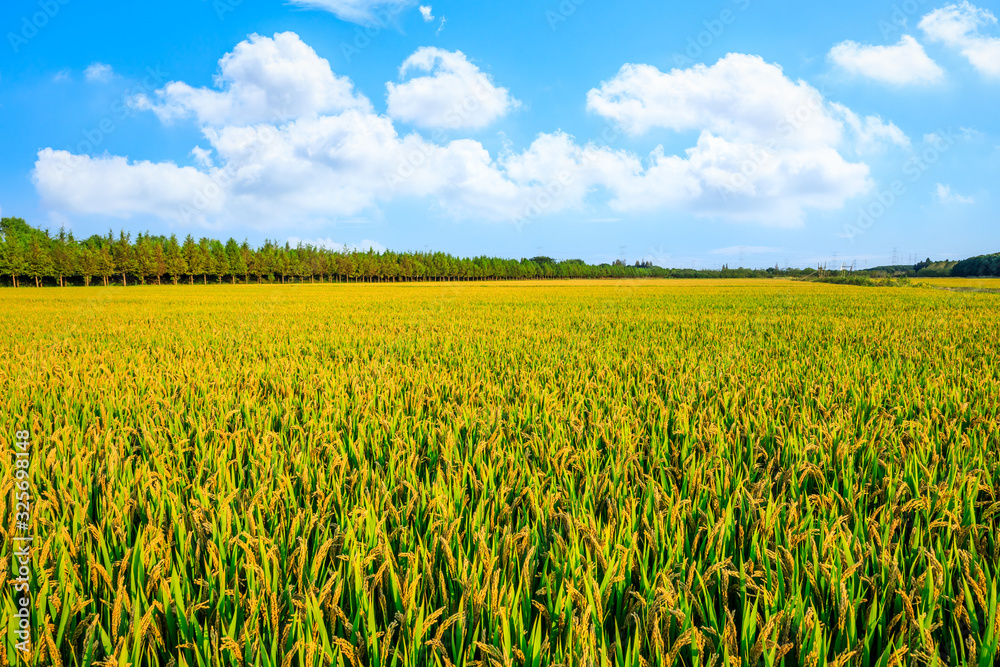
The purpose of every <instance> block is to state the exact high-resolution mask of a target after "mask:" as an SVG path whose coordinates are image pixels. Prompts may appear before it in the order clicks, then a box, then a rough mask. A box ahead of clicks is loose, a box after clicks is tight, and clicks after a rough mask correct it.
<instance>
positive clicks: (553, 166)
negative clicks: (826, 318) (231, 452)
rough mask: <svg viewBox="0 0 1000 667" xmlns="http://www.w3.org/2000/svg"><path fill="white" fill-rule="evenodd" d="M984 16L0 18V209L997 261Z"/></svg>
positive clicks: (211, 230) (373, 8)
mask: <svg viewBox="0 0 1000 667" xmlns="http://www.w3.org/2000/svg"><path fill="white" fill-rule="evenodd" d="M996 13H1000V7H998V6H997V5H996V3H986V2H979V3H975V4H970V3H968V2H961V3H948V2H932V1H931V0H926V1H924V2H920V0H908V1H907V2H898V1H897V2H855V1H850V2H839V3H810V4H809V6H803V5H802V3H792V2H777V1H773V2H765V1H764V0H735V1H734V0H720V1H716V2H704V3H673V2H651V1H635V2H625V3H611V2H602V1H600V0H566V1H565V2H561V3H560V2H557V1H556V0H550V1H545V0H540V1H533V0H532V1H526V2H521V3H510V2H499V1H485V2H475V3H469V2H464V3H460V2H448V1H435V0H427V3H426V4H422V3H407V2H390V3H373V2H371V1H370V0H301V1H297V2H281V1H280V0H242V2H240V1H238V0H177V1H176V2H172V3H111V2H100V1H96V0H95V1H93V2H83V1H82V0H41V1H39V0H34V1H22V0H9V1H8V2H5V3H4V4H3V6H2V7H0V29H2V33H3V37H4V39H3V42H2V43H0V126H2V128H3V131H2V134H0V151H2V155H3V160H2V161H0V210H2V214H3V215H5V216H8V215H16V216H20V217H24V218H25V219H27V220H29V222H32V223H34V224H38V225H41V226H48V227H50V228H52V229H58V227H59V226H60V225H65V226H66V227H68V228H70V229H72V230H73V231H74V233H75V234H76V235H77V236H88V235H90V234H92V233H104V232H106V230H107V229H108V228H109V227H112V228H114V229H116V230H117V229H119V228H124V229H126V230H129V231H133V232H136V231H144V230H150V231H153V232H156V233H176V234H178V235H179V236H183V235H186V234H188V233H191V234H193V235H195V236H196V237H198V236H213V237H223V238H225V237H229V236H233V237H236V238H237V239H243V238H247V239H249V240H250V241H251V242H253V243H258V242H260V241H262V240H263V239H265V238H272V239H279V240H286V239H306V240H309V241H313V242H322V243H335V244H337V245H340V244H344V243H346V244H350V245H359V246H364V245H368V244H372V245H375V247H388V248H393V249H398V250H420V249H434V250H444V251H448V252H452V253H456V254H461V255H479V254H491V255H501V256H510V257H524V256H532V255H535V254H548V255H552V256H555V257H557V258H564V259H565V258H582V259H585V260H588V261H592V262H600V261H609V260H611V259H614V258H617V257H619V256H622V255H624V256H625V257H626V259H627V260H628V261H629V262H631V261H634V260H637V259H640V258H646V259H652V260H654V261H656V262H657V263H658V264H661V265H667V266H697V267H712V266H718V265H721V264H723V263H728V264H730V265H736V264H740V263H743V264H745V265H752V266H773V265H774V264H780V265H782V266H784V265H785V264H790V265H793V266H805V265H815V264H816V263H817V262H827V263H835V264H839V263H841V262H847V263H848V264H850V263H852V262H854V261H857V264H858V266H859V267H860V266H864V265H865V264H867V265H869V266H871V265H875V264H881V263H887V262H889V261H890V260H891V259H892V257H893V253H894V251H895V253H896V255H897V257H898V258H899V259H900V260H901V261H906V260H908V259H910V258H912V257H913V256H916V257H919V258H921V259H922V258H924V257H927V256H930V257H932V258H935V259H945V258H952V259H954V258H960V257H965V256H969V255H974V254H981V253H985V252H996V251H997V250H998V249H1000V226H998V224H997V216H996V213H997V210H996V206H997V203H996V201H995V197H996V195H997V192H996V190H997V183H998V179H997V174H998V173H1000V136H998V135H1000V120H998V116H997V114H996V109H997V108H998V102H1000V28H998V26H997V23H996V18H995V14H996Z"/></svg>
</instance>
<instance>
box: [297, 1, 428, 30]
mask: <svg viewBox="0 0 1000 667" xmlns="http://www.w3.org/2000/svg"><path fill="white" fill-rule="evenodd" d="M289 2H290V3H291V4H293V5H298V6H300V7H307V8H309V9H322V10H324V11H328V12H330V13H331V14H333V15H335V16H336V17H337V18H339V19H341V20H343V21H349V22H351V23H361V24H367V25H382V26H386V25H389V24H390V23H392V22H393V20H394V19H395V17H396V16H398V15H399V14H401V13H402V12H403V11H405V10H406V9H407V8H409V7H411V6H413V4H414V2H413V0H289Z"/></svg>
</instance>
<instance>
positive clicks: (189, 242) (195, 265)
mask: <svg viewBox="0 0 1000 667" xmlns="http://www.w3.org/2000/svg"><path fill="white" fill-rule="evenodd" d="M181 252H182V254H183V256H184V263H185V264H187V272H188V277H189V279H190V282H191V284H192V285H194V277H195V274H198V273H201V267H202V259H201V252H200V251H199V249H198V244H197V243H195V242H194V238H193V237H192V236H191V235H190V234H188V235H187V236H186V237H185V238H184V247H183V248H182V249H181Z"/></svg>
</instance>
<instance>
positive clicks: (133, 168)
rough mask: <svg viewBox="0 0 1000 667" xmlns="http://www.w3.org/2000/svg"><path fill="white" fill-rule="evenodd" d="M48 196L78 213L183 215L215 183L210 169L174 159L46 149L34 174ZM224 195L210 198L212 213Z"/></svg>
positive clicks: (49, 201)
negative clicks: (132, 158) (139, 158)
mask: <svg viewBox="0 0 1000 667" xmlns="http://www.w3.org/2000/svg"><path fill="white" fill-rule="evenodd" d="M32 176H33V179H34V182H35V187H36V188H37V190H38V193H39V194H40V195H41V197H42V200H43V201H44V202H45V203H47V204H48V205H50V206H52V207H53V208H55V209H58V210H62V211H70V212H73V213H81V214H91V215H107V216H114V217H119V218H130V217H132V216H134V215H150V216H156V217H164V218H166V219H169V220H174V221H176V220H180V219H181V215H180V211H181V208H182V207H183V206H185V205H190V203H191V198H192V196H193V194H194V193H196V192H200V191H205V190H209V191H211V188H212V185H213V183H212V180H211V177H210V176H209V175H208V174H205V173H202V172H200V171H198V170H197V169H195V168H193V167H179V166H177V165H176V164H174V163H172V162H160V163H154V162H130V161H129V160H127V159H126V158H123V157H110V156H109V157H99V158H93V157H89V156H81V155H73V154H71V153H69V152H67V151H59V150H53V149H51V148H46V149H43V150H41V151H39V153H38V160H37V162H36V163H35V169H34V172H33V174H32ZM224 204H225V201H224V198H223V197H218V198H215V199H208V200H206V201H205V206H204V213H205V214H206V215H213V214H218V213H220V212H221V211H222V207H223V205H224Z"/></svg>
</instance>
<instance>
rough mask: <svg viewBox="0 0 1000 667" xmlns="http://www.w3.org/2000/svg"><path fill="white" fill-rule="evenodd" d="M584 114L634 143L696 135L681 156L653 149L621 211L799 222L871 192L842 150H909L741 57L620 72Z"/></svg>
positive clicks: (864, 170) (887, 128)
mask: <svg viewBox="0 0 1000 667" xmlns="http://www.w3.org/2000/svg"><path fill="white" fill-rule="evenodd" d="M588 108H589V109H590V110H591V111H593V112H595V113H598V114H600V115H601V116H604V117H605V118H608V119H610V120H613V121H615V122H616V123H617V124H618V125H620V126H621V127H622V129H623V130H624V131H625V132H627V133H629V134H632V135H641V134H644V133H645V132H648V131H649V130H651V129H653V128H666V129H670V130H675V131H678V132H681V131H692V130H696V131H700V133H701V134H700V137H699V139H698V143H697V145H696V146H694V147H693V148H690V149H688V151H687V152H686V156H685V157H681V156H671V155H666V154H664V152H663V151H662V149H660V150H658V151H655V152H654V153H653V155H652V158H651V160H650V164H649V166H648V167H647V169H646V170H645V172H644V173H643V174H642V175H641V176H640V177H638V178H634V179H629V180H628V181H627V182H626V184H625V187H622V188H620V189H619V190H618V197H617V199H615V200H614V201H613V202H612V204H613V205H615V206H617V207H619V208H621V209H633V208H654V207H658V206H667V205H679V204H680V203H681V202H686V203H687V206H688V208H690V209H691V210H692V211H693V212H695V213H699V214H703V215H712V216H724V217H728V218H732V219H755V220H769V221H770V222H772V223H773V224H778V225H794V224H799V223H801V221H802V220H803V217H804V215H805V211H806V210H807V209H812V208H816V209H823V210H830V209H836V208H840V207H841V206H843V204H844V202H845V201H846V200H847V199H850V198H851V197H854V196H857V195H860V194H863V193H864V192H866V191H867V190H868V189H869V188H870V187H871V181H870V179H869V169H868V166H867V165H866V164H864V163H862V162H849V161H848V160H847V159H846V158H845V157H844V156H843V155H842V154H841V151H845V152H852V151H853V152H854V153H857V154H864V153H870V152H875V151H878V150H881V149H882V148H883V147H884V146H885V144H886V143H890V144H896V145H900V146H907V145H909V139H908V138H907V137H906V135H905V134H903V132H902V131H901V130H900V129H899V128H898V127H896V126H895V125H893V124H892V123H885V122H884V121H882V119H880V118H878V117H875V116H868V117H865V118H861V117H859V116H858V115H857V114H855V113H854V112H852V111H851V110H850V109H848V108H847V107H845V106H843V105H840V104H835V103H831V102H828V101H826V100H825V99H824V98H823V96H822V94H821V93H820V92H819V91H818V90H816V89H815V88H813V87H812V86H810V85H808V84H807V83H805V82H803V81H798V82H796V81H792V80H790V79H789V78H787V77H786V76H785V75H784V73H783V72H782V70H781V68H780V67H778V66H777V65H772V64H768V63H766V62H764V60H763V59H762V58H759V57H757V56H750V55H742V54H730V55H728V56H726V57H725V58H723V59H721V60H720V61H719V62H718V63H716V64H715V65H712V66H711V67H708V66H705V65H696V66H694V67H692V68H690V69H686V70H673V71H671V72H669V73H664V72H661V71H660V70H658V69H657V68H655V67H652V66H650V65H626V66H624V67H623V68H622V69H621V71H620V72H619V73H618V75H617V76H616V77H614V78H613V79H612V80H610V81H607V82H605V83H603V84H602V85H601V87H600V88H597V89H594V90H591V91H590V93H589V94H588Z"/></svg>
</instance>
